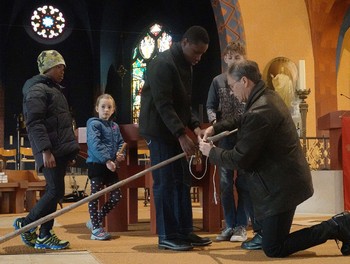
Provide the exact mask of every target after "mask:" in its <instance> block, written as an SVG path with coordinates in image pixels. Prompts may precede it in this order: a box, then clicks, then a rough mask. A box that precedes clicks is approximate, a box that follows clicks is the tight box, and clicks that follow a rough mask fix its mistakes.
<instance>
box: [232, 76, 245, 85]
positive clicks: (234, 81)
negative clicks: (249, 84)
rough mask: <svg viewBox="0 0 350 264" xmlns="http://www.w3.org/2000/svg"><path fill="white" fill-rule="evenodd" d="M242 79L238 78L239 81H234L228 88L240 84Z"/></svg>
mask: <svg viewBox="0 0 350 264" xmlns="http://www.w3.org/2000/svg"><path fill="white" fill-rule="evenodd" d="M242 78H243V77H241V78H239V80H237V81H236V80H234V83H231V84H230V86H231V87H234V86H235V84H236V83H238V82H240V81H241V80H242Z"/></svg>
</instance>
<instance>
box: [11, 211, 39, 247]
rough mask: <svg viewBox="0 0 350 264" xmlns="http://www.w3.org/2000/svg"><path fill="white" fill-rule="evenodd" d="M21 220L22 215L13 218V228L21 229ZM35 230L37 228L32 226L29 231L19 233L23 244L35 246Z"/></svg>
mask: <svg viewBox="0 0 350 264" xmlns="http://www.w3.org/2000/svg"><path fill="white" fill-rule="evenodd" d="M23 220H24V217H21V218H16V219H15V221H14V222H13V227H14V228H15V230H18V229H21V228H22V227H23V226H24V225H23ZM36 230H37V227H34V228H32V229H30V230H29V231H27V232H23V233H22V234H21V239H22V241H23V243H24V244H25V245H27V246H28V247H34V246H35V242H36V240H37V238H38V235H37V234H36Z"/></svg>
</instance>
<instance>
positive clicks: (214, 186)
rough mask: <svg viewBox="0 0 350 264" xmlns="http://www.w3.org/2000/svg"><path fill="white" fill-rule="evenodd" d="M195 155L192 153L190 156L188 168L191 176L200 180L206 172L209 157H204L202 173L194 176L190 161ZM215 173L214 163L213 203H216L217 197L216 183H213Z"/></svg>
mask: <svg viewBox="0 0 350 264" xmlns="http://www.w3.org/2000/svg"><path fill="white" fill-rule="evenodd" d="M194 157H195V155H192V156H191V158H190V162H189V163H188V169H189V171H190V173H191V175H192V176H193V178H195V179H197V180H201V179H203V178H204V176H205V174H206V173H207V170H208V159H209V157H206V159H205V169H204V172H203V175H202V176H200V177H198V176H196V175H195V174H194V173H193V172H192V167H191V165H192V161H193V158H194ZM215 174H216V165H214V172H213V190H214V192H213V196H214V203H215V204H218V199H217V193H216V183H215Z"/></svg>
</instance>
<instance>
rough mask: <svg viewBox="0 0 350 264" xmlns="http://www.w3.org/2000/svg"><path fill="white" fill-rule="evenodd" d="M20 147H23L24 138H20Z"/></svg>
mask: <svg viewBox="0 0 350 264" xmlns="http://www.w3.org/2000/svg"><path fill="white" fill-rule="evenodd" d="M21 146H22V147H23V146H24V137H21Z"/></svg>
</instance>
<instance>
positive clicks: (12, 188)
mask: <svg viewBox="0 0 350 264" xmlns="http://www.w3.org/2000/svg"><path fill="white" fill-rule="evenodd" d="M27 188H28V181H24V180H21V181H15V182H13V181H11V180H10V179H9V182H7V183H0V198H1V203H0V205H1V208H0V213H1V214H8V213H15V214H17V213H23V212H24V196H25V192H26V190H27Z"/></svg>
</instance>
